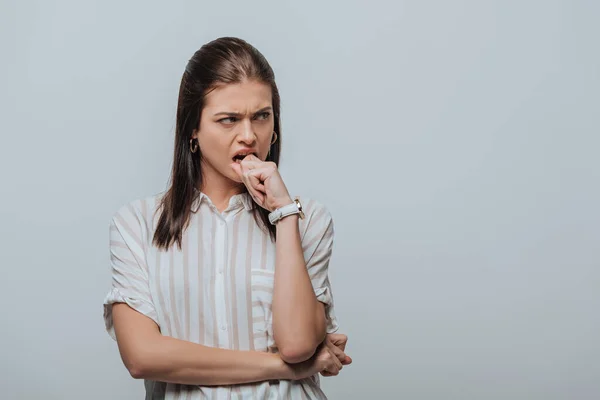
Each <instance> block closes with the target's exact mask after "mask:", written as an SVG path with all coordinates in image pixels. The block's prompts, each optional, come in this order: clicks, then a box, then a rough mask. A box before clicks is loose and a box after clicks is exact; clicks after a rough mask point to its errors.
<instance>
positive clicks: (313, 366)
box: [287, 341, 343, 380]
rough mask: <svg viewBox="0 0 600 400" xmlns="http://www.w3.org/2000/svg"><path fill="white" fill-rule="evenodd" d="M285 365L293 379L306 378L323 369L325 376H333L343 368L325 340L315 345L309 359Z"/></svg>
mask: <svg viewBox="0 0 600 400" xmlns="http://www.w3.org/2000/svg"><path fill="white" fill-rule="evenodd" d="M287 367H288V368H289V369H290V376H291V379H293V380H300V379H304V378H308V377H309V376H313V375H315V374H318V373H319V372H323V371H326V373H327V374H328V375H327V376H335V375H337V374H339V372H340V370H341V369H342V368H343V367H342V363H341V362H340V360H339V359H338V357H337V356H336V355H335V354H334V353H333V351H332V350H331V348H330V347H329V346H327V344H326V343H325V341H324V342H323V343H321V344H320V345H319V347H317V351H316V352H315V354H314V355H313V356H312V357H311V358H310V359H308V360H306V361H304V362H301V363H298V364H287Z"/></svg>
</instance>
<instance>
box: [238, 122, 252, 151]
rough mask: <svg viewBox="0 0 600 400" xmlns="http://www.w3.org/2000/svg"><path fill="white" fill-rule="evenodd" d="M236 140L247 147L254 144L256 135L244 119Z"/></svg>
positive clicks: (250, 124) (249, 123)
mask: <svg viewBox="0 0 600 400" xmlns="http://www.w3.org/2000/svg"><path fill="white" fill-rule="evenodd" d="M238 140H239V141H240V142H243V143H245V144H247V145H249V146H251V145H252V144H254V141H255V140H256V135H255V134H254V129H252V123H251V122H250V121H248V120H246V119H244V120H243V123H242V124H240V132H239V134H238Z"/></svg>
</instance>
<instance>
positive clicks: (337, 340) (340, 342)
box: [327, 333, 348, 350]
mask: <svg viewBox="0 0 600 400" xmlns="http://www.w3.org/2000/svg"><path fill="white" fill-rule="evenodd" d="M327 336H328V337H329V340H331V342H333V344H335V345H336V346H337V347H339V348H340V349H342V350H346V344H347V343H348V336H346V335H344V334H341V333H330V334H329V335H327Z"/></svg>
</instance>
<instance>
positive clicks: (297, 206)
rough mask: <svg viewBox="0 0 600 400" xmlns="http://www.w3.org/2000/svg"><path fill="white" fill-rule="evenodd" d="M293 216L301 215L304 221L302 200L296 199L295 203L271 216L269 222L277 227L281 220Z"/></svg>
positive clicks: (279, 209) (277, 210)
mask: <svg viewBox="0 0 600 400" xmlns="http://www.w3.org/2000/svg"><path fill="white" fill-rule="evenodd" d="M292 214H300V219H304V211H302V204H301V203H300V199H299V198H298V197H296V198H295V199H294V202H293V203H291V204H288V205H287V206H283V207H280V208H278V209H276V210H275V211H273V212H272V213H270V214H269V221H270V222H271V224H273V225H275V224H276V223H277V221H279V220H280V219H282V218H284V217H287V216H288V215H292Z"/></svg>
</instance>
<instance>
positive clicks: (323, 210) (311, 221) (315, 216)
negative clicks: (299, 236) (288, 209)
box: [300, 197, 333, 232]
mask: <svg viewBox="0 0 600 400" xmlns="http://www.w3.org/2000/svg"><path fill="white" fill-rule="evenodd" d="M300 203H301V204H302V210H303V211H304V219H301V220H300V228H301V230H304V231H305V232H306V231H310V230H318V231H322V230H325V229H327V228H328V227H332V225H333V216H332V214H331V211H330V210H329V208H328V207H327V206H326V205H325V204H324V203H323V202H321V201H319V200H317V199H314V198H310V197H300Z"/></svg>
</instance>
